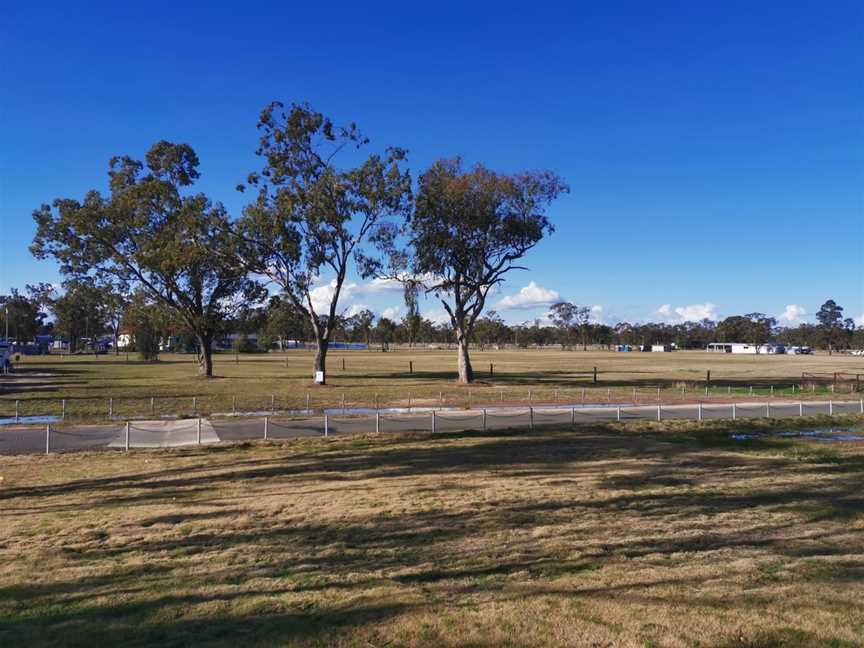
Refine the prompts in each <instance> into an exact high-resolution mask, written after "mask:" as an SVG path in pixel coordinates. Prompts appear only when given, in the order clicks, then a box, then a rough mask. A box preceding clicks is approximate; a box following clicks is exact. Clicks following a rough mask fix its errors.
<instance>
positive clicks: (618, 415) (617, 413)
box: [615, 405, 621, 421]
mask: <svg viewBox="0 0 864 648" xmlns="http://www.w3.org/2000/svg"><path fill="white" fill-rule="evenodd" d="M615 420H616V421H620V420H621V406H620V405H619V406H618V407H616V408H615Z"/></svg>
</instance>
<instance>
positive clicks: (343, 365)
mask: <svg viewBox="0 0 864 648" xmlns="http://www.w3.org/2000/svg"><path fill="white" fill-rule="evenodd" d="M342 371H345V358H342Z"/></svg>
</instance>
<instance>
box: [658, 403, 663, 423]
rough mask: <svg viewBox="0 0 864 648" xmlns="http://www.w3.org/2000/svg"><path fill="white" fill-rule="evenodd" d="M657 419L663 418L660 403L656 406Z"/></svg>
mask: <svg viewBox="0 0 864 648" xmlns="http://www.w3.org/2000/svg"><path fill="white" fill-rule="evenodd" d="M657 420H658V421H662V420H663V412H662V410H661V406H660V405H658V406H657Z"/></svg>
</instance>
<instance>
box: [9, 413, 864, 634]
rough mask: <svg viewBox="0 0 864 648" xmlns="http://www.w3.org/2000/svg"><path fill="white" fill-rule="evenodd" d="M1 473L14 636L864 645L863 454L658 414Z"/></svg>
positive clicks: (70, 460) (14, 468) (86, 458)
mask: <svg viewBox="0 0 864 648" xmlns="http://www.w3.org/2000/svg"><path fill="white" fill-rule="evenodd" d="M0 476H2V477H3V481H2V482H0V500H2V508H0V645H3V646H25V645H26V646H59V645H70V646H71V645H76V646H79V645H80V646H91V645H99V644H105V645H107V644H110V645H123V646H126V647H130V648H131V647H133V646H144V645H164V646H181V645H208V646H210V645H215V646H238V645H243V646H254V645H260V646H271V645H280V646H281V645H321V646H363V647H366V648H368V647H369V646H376V647H377V646H382V647H383V646H457V645H458V646H490V647H491V646H529V645H530V646H561V645H572V646H592V645H594V646H778V645H788V646H854V645H861V644H862V643H864V499H862V496H861V484H862V478H864V448H862V447H861V446H860V445H858V446H853V445H851V444H849V445H845V446H844V445H837V446H831V447H827V446H824V445H817V444H814V443H807V442H802V441H794V440H790V439H776V440H765V441H752V442H746V443H743V444H741V443H739V442H730V441H729V440H728V430H726V429H724V428H723V427H722V426H721V425H720V424H719V423H704V424H701V425H697V424H694V423H685V422H678V423H667V424H663V425H660V424H650V423H642V424H637V425H630V424H628V425H625V426H616V425H610V426H607V427H597V428H585V429H581V430H578V431H572V430H552V431H548V430H544V431H542V432H537V433H534V434H528V433H526V432H524V431H523V432H514V433H512V434H507V435H502V434H498V435H492V434H489V435H483V434H477V433H467V434H460V435H452V436H447V435H442V436H438V437H435V438H431V437H428V436H413V437H387V436H381V437H361V438H353V439H340V440H331V441H329V442H327V441H324V440H310V441H304V442H296V443H291V444H286V445H284V446H267V445H246V446H241V447H214V448H209V449H206V450H182V451H180V450H177V451H160V452H155V451H154V452H137V453H133V454H131V455H122V454H118V453H100V454H89V455H88V454H74V455H60V456H51V457H47V458H46V457H16V458H0Z"/></svg>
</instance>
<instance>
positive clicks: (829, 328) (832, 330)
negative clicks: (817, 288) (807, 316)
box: [816, 299, 843, 354]
mask: <svg viewBox="0 0 864 648" xmlns="http://www.w3.org/2000/svg"><path fill="white" fill-rule="evenodd" d="M816 321H817V322H819V326H820V327H821V329H822V333H823V339H824V341H825V342H824V343H825V346H827V348H828V353H829V354H830V353H831V351H832V350H833V348H834V347H835V346H837V343H838V341H839V339H840V338H841V337H842V328H843V307H842V306H840V305H839V304H838V303H837V302H835V301H834V300H833V299H829V300H828V301H826V302H825V303H824V304H822V306H820V307H819V311H818V312H817V313H816Z"/></svg>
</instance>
